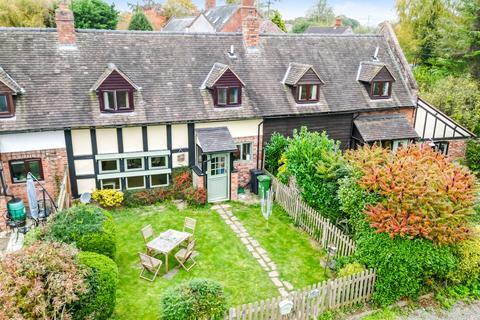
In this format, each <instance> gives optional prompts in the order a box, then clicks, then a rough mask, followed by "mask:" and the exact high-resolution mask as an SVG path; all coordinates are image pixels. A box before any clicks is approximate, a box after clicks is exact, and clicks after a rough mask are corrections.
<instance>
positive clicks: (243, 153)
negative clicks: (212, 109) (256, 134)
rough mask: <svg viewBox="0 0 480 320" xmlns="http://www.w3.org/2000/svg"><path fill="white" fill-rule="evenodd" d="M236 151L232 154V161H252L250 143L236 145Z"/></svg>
mask: <svg viewBox="0 0 480 320" xmlns="http://www.w3.org/2000/svg"><path fill="white" fill-rule="evenodd" d="M237 149H238V150H237V151H235V152H234V153H233V160H234V161H251V160H252V143H250V142H248V143H241V144H237Z"/></svg>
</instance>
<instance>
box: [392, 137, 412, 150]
mask: <svg viewBox="0 0 480 320" xmlns="http://www.w3.org/2000/svg"><path fill="white" fill-rule="evenodd" d="M400 144H403V145H405V146H408V145H409V144H410V140H408V139H399V140H393V141H392V151H393V152H395V151H397V149H398V147H399V146H400Z"/></svg>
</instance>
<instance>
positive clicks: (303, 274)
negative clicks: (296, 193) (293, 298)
mask: <svg viewBox="0 0 480 320" xmlns="http://www.w3.org/2000/svg"><path fill="white" fill-rule="evenodd" d="M232 209H233V210H232V212H233V214H234V215H235V216H236V217H237V218H238V219H239V220H240V221H241V222H242V223H243V225H244V226H245V228H247V230H248V232H249V233H250V235H251V236H252V237H253V238H255V239H256V240H257V241H258V242H259V243H260V245H261V246H263V247H264V248H265V250H267V252H268V254H269V255H270V258H271V259H272V260H273V261H275V263H276V264H277V266H278V271H279V272H280V277H281V278H282V279H284V280H287V281H288V282H290V283H291V284H293V286H294V287H295V289H302V288H304V287H306V286H308V285H311V284H314V283H317V282H320V281H322V280H325V279H327V276H326V275H325V273H324V269H323V268H321V267H320V258H321V257H324V256H325V251H324V250H322V249H321V247H320V246H319V245H318V244H317V243H316V242H314V241H312V240H311V239H310V238H309V236H308V234H307V233H305V232H302V231H300V230H299V229H298V228H296V227H295V226H294V225H293V222H292V220H291V219H290V217H289V216H288V215H287V213H286V212H285V211H284V210H283V209H282V208H281V207H280V206H278V205H274V207H273V210H272V215H271V216H270V218H269V228H268V229H267V228H266V222H265V219H264V218H263V215H262V211H261V208H260V206H259V205H251V206H245V205H243V204H240V203H234V204H233V206H232Z"/></svg>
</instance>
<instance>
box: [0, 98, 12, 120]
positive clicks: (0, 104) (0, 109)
mask: <svg viewBox="0 0 480 320" xmlns="http://www.w3.org/2000/svg"><path fill="white" fill-rule="evenodd" d="M0 116H1V117H9V116H13V99H12V95H11V94H8V93H0Z"/></svg>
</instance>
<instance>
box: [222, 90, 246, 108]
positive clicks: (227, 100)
mask: <svg viewBox="0 0 480 320" xmlns="http://www.w3.org/2000/svg"><path fill="white" fill-rule="evenodd" d="M216 91H217V106H235V105H239V104H240V95H241V90H240V88H239V87H218V88H216Z"/></svg>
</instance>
